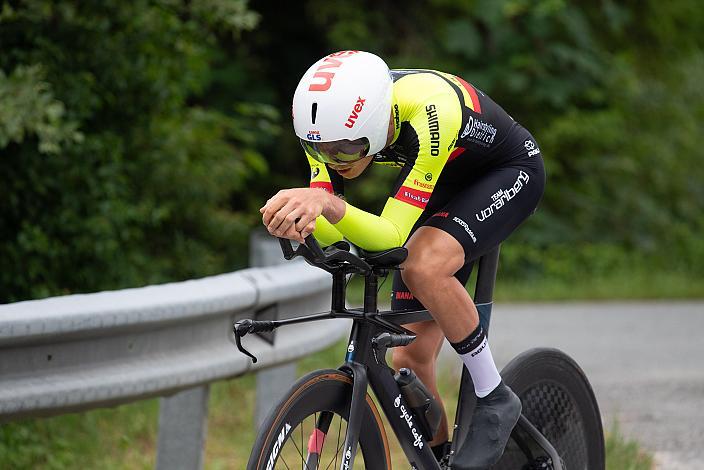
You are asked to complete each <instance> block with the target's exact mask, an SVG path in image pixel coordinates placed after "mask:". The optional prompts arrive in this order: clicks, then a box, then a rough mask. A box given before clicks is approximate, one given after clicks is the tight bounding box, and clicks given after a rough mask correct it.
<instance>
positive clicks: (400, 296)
mask: <svg viewBox="0 0 704 470" xmlns="http://www.w3.org/2000/svg"><path fill="white" fill-rule="evenodd" d="M395 297H396V300H413V299H415V297H413V294H411V293H410V292H408V291H405V290H400V291H396V293H395Z"/></svg>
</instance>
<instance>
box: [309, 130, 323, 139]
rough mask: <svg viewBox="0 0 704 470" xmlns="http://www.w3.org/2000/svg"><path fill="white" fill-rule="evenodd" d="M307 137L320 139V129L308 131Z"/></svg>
mask: <svg viewBox="0 0 704 470" xmlns="http://www.w3.org/2000/svg"><path fill="white" fill-rule="evenodd" d="M306 139H308V140H320V139H321V137H320V131H308V135H306Z"/></svg>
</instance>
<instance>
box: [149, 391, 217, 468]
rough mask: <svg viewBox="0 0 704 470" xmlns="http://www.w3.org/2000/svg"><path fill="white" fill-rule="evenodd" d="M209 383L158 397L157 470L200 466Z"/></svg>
mask: <svg viewBox="0 0 704 470" xmlns="http://www.w3.org/2000/svg"><path fill="white" fill-rule="evenodd" d="M209 392H210V386H209V385H203V386H201V387H196V388H191V389H189V390H184V391H182V392H179V393H177V394H175V395H172V396H170V397H164V398H161V400H160V404H159V407H160V409H159V443H158V450H157V456H156V468H157V470H199V469H201V468H203V446H204V444H205V434H206V429H207V426H206V422H207V417H208V395H209Z"/></svg>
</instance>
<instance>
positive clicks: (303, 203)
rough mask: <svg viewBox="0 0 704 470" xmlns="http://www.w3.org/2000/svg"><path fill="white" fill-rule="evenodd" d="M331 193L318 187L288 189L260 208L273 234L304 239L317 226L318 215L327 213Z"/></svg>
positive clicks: (264, 221)
mask: <svg viewBox="0 0 704 470" xmlns="http://www.w3.org/2000/svg"><path fill="white" fill-rule="evenodd" d="M329 197H332V196H331V195H330V194H328V193H326V192H325V191H323V190H321V189H316V188H293V189H284V190H281V191H279V192H278V193H277V194H276V195H275V196H274V197H272V198H271V199H269V200H268V201H267V202H266V204H265V205H264V207H262V208H261V209H259V212H261V213H262V222H263V223H264V225H265V226H266V228H267V230H268V231H269V233H270V234H272V235H274V236H276V237H280V238H288V239H290V240H296V241H298V242H300V243H303V242H304V239H305V237H307V236H308V235H310V234H311V233H313V230H315V219H316V218H317V217H318V216H320V215H321V214H322V213H323V210H324V209H325V206H326V203H327V199H328V198H329Z"/></svg>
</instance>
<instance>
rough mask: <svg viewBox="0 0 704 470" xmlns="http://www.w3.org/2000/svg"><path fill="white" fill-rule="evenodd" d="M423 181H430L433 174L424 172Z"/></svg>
mask: <svg viewBox="0 0 704 470" xmlns="http://www.w3.org/2000/svg"><path fill="white" fill-rule="evenodd" d="M424 178H425V181H430V180H432V179H433V174H432V173H426V174H425V176H424Z"/></svg>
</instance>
